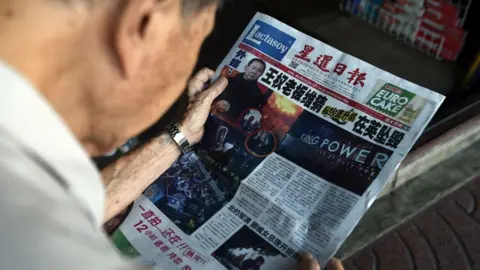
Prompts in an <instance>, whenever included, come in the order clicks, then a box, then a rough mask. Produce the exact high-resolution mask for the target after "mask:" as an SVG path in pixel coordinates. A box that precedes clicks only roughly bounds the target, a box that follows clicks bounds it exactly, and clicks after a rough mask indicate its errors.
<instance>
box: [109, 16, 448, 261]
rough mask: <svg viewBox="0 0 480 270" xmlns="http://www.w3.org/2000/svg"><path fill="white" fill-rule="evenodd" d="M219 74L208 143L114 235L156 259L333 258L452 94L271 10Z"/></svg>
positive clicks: (137, 256) (137, 205) (133, 253)
mask: <svg viewBox="0 0 480 270" xmlns="http://www.w3.org/2000/svg"><path fill="white" fill-rule="evenodd" d="M216 76H225V77H227V79H228V81H229V83H228V86H227V88H226V90H225V91H224V92H223V93H222V94H221V95H220V96H219V97H218V98H217V99H216V101H215V102H214V104H213V107H212V111H211V114H210V116H209V119H208V121H207V123H206V127H205V136H204V138H203V141H202V142H201V144H200V145H199V146H198V147H197V149H196V150H195V151H192V152H190V153H187V154H184V155H182V156H181V157H180V158H179V159H178V160H177V161H176V162H175V163H174V164H173V166H171V167H170V168H169V169H168V170H167V171H166V172H165V173H164V174H163V175H162V176H160V177H159V178H158V179H157V180H156V181H155V182H154V183H153V184H152V185H151V186H150V187H148V188H147V189H146V190H145V191H144V192H143V195H141V196H140V197H139V198H138V199H137V200H136V201H135V202H134V204H133V206H132V207H131V211H130V212H129V214H128V216H127V217H126V219H125V220H124V221H123V223H122V224H121V225H120V227H119V228H118V229H117V230H116V231H115V232H114V233H113V235H112V239H113V242H114V243H115V245H116V246H117V247H118V248H119V249H120V251H121V252H123V253H124V254H125V255H127V256H130V257H132V258H133V259H134V260H138V261H139V262H141V263H142V264H147V265H150V266H152V267H153V268H154V269H155V267H156V266H157V265H162V267H163V268H165V269H182V270H191V269H262V270H266V269H291V268H292V267H293V266H294V265H295V264H296V262H297V260H298V258H299V254H298V252H300V251H308V252H311V253H312V254H313V255H314V256H315V257H316V258H317V259H318V261H319V262H320V264H321V265H326V262H327V261H328V260H330V259H331V258H332V256H333V255H334V254H335V252H336V251H337V249H338V248H339V246H340V245H341V244H342V242H343V241H344V240H345V238H346V237H347V236H348V235H349V234H350V232H351V231H352V230H353V228H354V226H355V225H356V224H357V223H358V221H359V220H360V218H361V217H362V215H363V214H364V213H365V211H366V210H367V209H368V207H369V206H370V205H371V204H372V202H373V201H374V200H375V198H376V196H377V195H378V194H379V192H380V191H381V190H382V188H383V187H384V185H385V184H386V183H387V181H388V180H389V178H390V177H391V176H392V175H393V174H394V172H395V170H396V169H397V168H398V166H399V164H400V162H401V161H402V159H403V158H404V157H405V155H406V154H407V153H408V151H409V150H410V149H411V147H412V146H413V144H414V143H415V141H416V139H417V138H418V137H419V136H420V134H421V133H422V131H423V129H424V128H425V127H426V125H427V124H428V122H429V121H430V119H431V118H432V117H433V115H434V113H435V112H436V110H437V109H438V108H439V106H440V105H441V103H442V102H443V100H444V97H443V96H442V95H440V94H437V93H435V92H433V91H430V90H428V89H425V88H423V87H421V86H418V85H416V84H413V83H411V82H408V81H406V80H403V79H401V78H399V77H396V76H394V75H392V74H390V73H387V72H385V71H382V70H380V69H378V68H376V67H374V66H372V65H370V64H368V63H366V62H363V61H361V60H359V59H357V58H355V57H352V56H350V55H347V54H345V53H343V52H341V51H338V50H337V49H335V48H333V47H330V46H328V45H326V44H324V43H322V42H320V41H318V40H315V39H314V38H312V37H310V36H307V35H305V34H303V33H301V32H299V31H297V30H295V29H293V28H291V27H289V26H287V25H285V24H283V23H281V22H279V21H277V20H276V19H274V18H271V17H269V16H267V15H264V14H261V13H257V15H255V17H254V18H253V19H252V20H251V22H250V23H249V24H248V26H247V27H246V28H245V31H244V32H243V33H242V35H241V36H240V38H239V39H238V41H237V42H236V43H235V44H234V46H233V47H232V49H231V50H230V52H229V53H228V55H227V56H226V57H225V59H224V60H223V62H222V63H221V64H220V65H219V67H218V69H217V71H216Z"/></svg>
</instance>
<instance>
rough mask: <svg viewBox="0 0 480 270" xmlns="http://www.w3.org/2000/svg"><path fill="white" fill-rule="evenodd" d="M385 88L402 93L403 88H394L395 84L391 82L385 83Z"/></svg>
mask: <svg viewBox="0 0 480 270" xmlns="http://www.w3.org/2000/svg"><path fill="white" fill-rule="evenodd" d="M385 89H387V90H389V91H392V92H394V93H395V94H399V95H401V94H403V90H402V89H398V88H396V87H395V86H393V85H391V84H386V85H385Z"/></svg>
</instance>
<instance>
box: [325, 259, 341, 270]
mask: <svg viewBox="0 0 480 270" xmlns="http://www.w3.org/2000/svg"><path fill="white" fill-rule="evenodd" d="M327 270H345V268H343V265H342V263H341V262H340V261H339V260H338V259H335V258H332V259H331V260H330V262H328V265H327Z"/></svg>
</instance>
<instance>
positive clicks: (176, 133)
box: [165, 124, 192, 153]
mask: <svg viewBox="0 0 480 270" xmlns="http://www.w3.org/2000/svg"><path fill="white" fill-rule="evenodd" d="M165 132H166V133H167V134H168V135H170V137H171V138H172V140H173V141H175V143H176V144H177V146H178V148H179V149H180V151H181V152H182V153H187V152H190V151H191V150H192V149H191V146H190V143H189V142H188V139H187V137H186V136H185V135H184V134H183V133H182V132H181V131H180V128H179V126H178V124H169V125H168V126H167V127H166V128H165Z"/></svg>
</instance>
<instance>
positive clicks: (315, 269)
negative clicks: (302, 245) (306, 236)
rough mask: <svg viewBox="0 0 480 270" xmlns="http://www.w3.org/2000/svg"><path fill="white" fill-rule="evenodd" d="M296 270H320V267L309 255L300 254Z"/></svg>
mask: <svg viewBox="0 0 480 270" xmlns="http://www.w3.org/2000/svg"><path fill="white" fill-rule="evenodd" d="M297 269H298V270H320V265H319V264H318V262H317V260H315V258H314V257H313V256H312V254H310V253H302V254H301V255H300V262H299V265H298V268H297Z"/></svg>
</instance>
